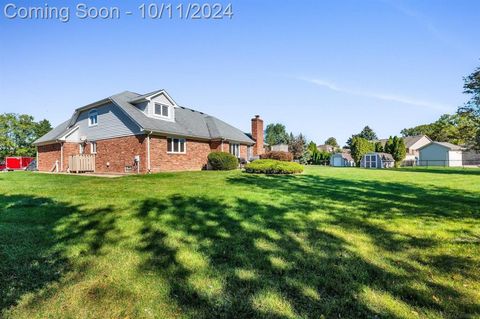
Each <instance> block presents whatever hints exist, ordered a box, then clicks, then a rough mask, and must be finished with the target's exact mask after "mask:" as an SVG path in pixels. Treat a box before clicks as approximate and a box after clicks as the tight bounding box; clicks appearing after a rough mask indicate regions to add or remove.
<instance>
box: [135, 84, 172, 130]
mask: <svg viewBox="0 0 480 319" xmlns="http://www.w3.org/2000/svg"><path fill="white" fill-rule="evenodd" d="M131 103H132V104H133V105H135V107H137V108H138V109H139V110H141V111H142V112H143V113H144V114H145V115H147V116H148V117H151V118H155V119H159V120H165V121H170V122H174V121H175V108H177V107H178V106H177V104H176V103H175V101H174V100H173V99H172V98H171V97H170V96H169V95H168V94H167V92H165V91H163V90H162V91H159V92H155V93H154V94H151V95H145V96H141V97H140V98H135V99H133V100H132V102H131ZM165 107H166V109H165ZM163 110H166V114H164V112H163ZM158 111H160V112H158Z"/></svg>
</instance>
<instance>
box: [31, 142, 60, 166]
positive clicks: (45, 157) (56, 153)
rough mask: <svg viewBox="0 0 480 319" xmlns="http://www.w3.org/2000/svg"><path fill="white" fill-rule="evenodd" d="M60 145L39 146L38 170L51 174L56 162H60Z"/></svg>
mask: <svg viewBox="0 0 480 319" xmlns="http://www.w3.org/2000/svg"><path fill="white" fill-rule="evenodd" d="M60 149H61V146H60V143H55V144H49V145H41V146H38V148H37V150H38V163H37V166H38V170H39V171H43V172H49V171H50V170H51V169H52V167H53V165H55V162H56V161H58V162H60V156H61V155H60Z"/></svg>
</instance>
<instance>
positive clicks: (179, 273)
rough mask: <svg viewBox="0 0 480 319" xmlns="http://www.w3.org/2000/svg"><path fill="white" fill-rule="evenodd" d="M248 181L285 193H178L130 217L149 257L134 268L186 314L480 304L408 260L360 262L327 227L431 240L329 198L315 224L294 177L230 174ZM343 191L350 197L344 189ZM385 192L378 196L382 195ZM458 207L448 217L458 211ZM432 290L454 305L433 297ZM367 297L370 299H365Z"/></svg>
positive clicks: (451, 308)
mask: <svg viewBox="0 0 480 319" xmlns="http://www.w3.org/2000/svg"><path fill="white" fill-rule="evenodd" d="M247 181H248V183H247V185H248V187H258V186H259V185H260V184H261V186H262V187H267V186H268V189H269V190H272V189H276V186H278V191H279V192H282V191H283V190H285V191H288V194H284V198H283V199H281V200H279V202H278V203H265V202H261V201H258V200H248V199H244V198H237V199H236V200H235V201H233V202H232V201H228V202H227V201H226V200H223V199H221V198H210V197H203V196H202V197H194V196H180V195H174V196H170V197H168V198H163V199H161V200H157V199H148V200H145V201H142V202H141V203H139V208H138V213H137V217H138V220H139V222H141V223H142V227H141V231H140V234H139V235H140V236H141V243H140V245H139V247H138V249H139V250H140V251H141V252H142V253H144V254H146V255H147V256H148V258H147V260H146V262H145V263H144V264H142V265H141V268H140V270H141V271H142V272H143V271H154V272H156V273H157V274H158V276H160V277H161V278H163V279H164V280H165V281H166V282H168V284H169V287H170V294H169V295H170V298H171V300H172V301H174V302H176V304H177V306H178V307H180V308H181V309H182V310H183V311H184V312H185V314H186V316H188V317H195V318H233V317H234V318H254V317H255V318H293V317H303V318H320V317H321V316H325V317H328V318H330V317H342V318H365V317H369V318H372V317H376V316H381V317H391V318H395V317H401V316H404V315H405V313H404V314H398V313H397V312H396V311H395V310H392V309H390V308H389V307H388V305H379V306H378V307H375V306H372V304H371V303H372V302H373V301H372V300H377V299H379V298H378V297H377V298H375V294H383V295H386V296H387V297H388V298H391V299H395V300H397V302H398V303H399V304H401V305H402V306H403V307H404V308H405V309H406V310H405V311H406V314H407V315H411V313H412V312H420V313H422V312H425V313H429V314H431V313H432V312H433V313H436V314H439V313H441V314H443V315H444V316H446V317H452V318H453V317H456V315H458V314H461V315H462V314H463V315H472V314H475V313H477V314H478V313H479V312H480V305H479V304H478V302H475V301H471V300H470V301H468V302H465V298H466V297H465V296H464V295H463V294H462V293H461V292H459V291H456V290H454V289H452V288H451V287H447V286H444V285H440V284H438V283H435V282H434V281H433V280H431V279H430V278H429V277H428V276H427V275H425V274H424V273H422V272H420V271H419V269H417V267H416V266H415V265H413V264H412V263H409V262H405V263H401V262H398V261H388V260H386V261H385V263H386V264H387V265H389V264H391V266H392V267H391V268H395V269H396V271H393V270H391V269H388V267H386V266H385V265H383V266H382V265H378V264H376V263H374V262H373V261H371V260H368V259H366V258H365V257H364V256H361V255H360V254H359V253H358V252H357V251H356V249H355V248H354V247H352V243H350V242H347V241H345V239H344V238H342V237H340V236H337V235H336V234H335V233H332V232H330V231H329V226H335V225H341V226H342V227H343V229H345V230H347V231H348V230H358V229H361V230H362V231H364V232H365V233H366V234H369V235H371V236H372V239H373V240H374V242H375V244H377V245H381V246H383V247H385V248H387V249H391V250H393V251H394V250H396V249H402V248H404V247H402V246H412V245H413V246H417V247H424V246H426V247H431V246H434V245H436V244H438V243H437V242H436V241H435V240H434V239H432V240H429V239H426V238H406V239H404V240H403V241H402V240H399V239H397V238H396V237H395V236H394V234H392V233H391V232H388V231H387V230H385V229H383V228H381V227H375V225H373V224H371V223H370V222H369V221H367V220H365V219H361V218H360V219H357V220H355V219H348V218H347V219H345V218H344V217H343V216H344V215H348V214H346V213H345V212H342V211H341V210H339V209H338V208H335V206H334V205H333V204H332V203H330V204H329V205H330V206H329V209H330V211H331V214H332V216H333V219H332V220H330V221H314V220H312V219H311V218H309V216H310V213H311V212H312V211H314V210H316V209H318V207H317V203H313V202H308V201H305V198H304V197H302V196H300V195H301V194H304V195H305V194H306V192H307V194H309V193H308V191H307V190H306V189H304V187H305V185H303V184H302V185H296V184H295V183H297V181H295V180H293V179H288V178H287V179H284V180H283V181H282V180H273V182H271V183H272V184H269V180H268V179H267V180H264V181H262V180H261V178H260V179H254V180H251V179H250V178H244V177H240V178H236V179H233V180H231V182H232V183H237V184H241V183H244V182H247ZM277 181H278V183H279V184H280V185H277V184H276V183H277ZM305 182H306V183H310V182H311V180H309V181H308V182H307V181H305ZM288 183H293V184H292V185H287V184H288ZM255 185H257V186H255ZM296 187H298V188H296ZM313 187H315V186H313ZM371 187H372V188H373V185H371ZM375 189H378V186H377V187H375ZM380 191H382V189H380ZM418 191H421V190H418ZM295 195H299V198H298V199H297V198H296V197H295ZM332 195H333V194H331V196H332ZM341 196H342V197H343V199H345V200H348V199H350V200H352V198H351V196H352V195H350V194H349V192H348V190H347V191H346V192H345V194H343V195H341ZM353 196H354V195H353ZM383 196H385V195H384V194H379V199H381V198H382V197H383ZM397 196H401V194H397ZM285 198H287V200H286V199H285ZM337 200H338V197H337ZM357 200H358V199H357ZM358 204H360V203H358ZM325 205H327V204H325ZM363 205H367V203H363ZM422 205H425V204H422ZM408 207H409V206H408ZM323 208H326V207H323ZM369 208H370V207H366V206H364V207H363V209H365V212H370V213H375V211H372V209H373V210H374V209H376V206H375V205H374V206H372V207H371V208H372V209H369ZM382 214H386V212H382ZM458 214H459V213H455V214H453V215H451V217H452V218H460V217H459V216H458ZM368 292H370V294H371V295H369V293H368ZM372 294H373V295H374V297H372ZM432 295H434V296H438V298H442V299H441V300H447V299H448V298H450V300H454V302H453V303H449V304H446V303H443V302H441V301H436V300H434V299H432ZM369 297H372V300H370V301H368V298H369ZM443 298H444V299H443Z"/></svg>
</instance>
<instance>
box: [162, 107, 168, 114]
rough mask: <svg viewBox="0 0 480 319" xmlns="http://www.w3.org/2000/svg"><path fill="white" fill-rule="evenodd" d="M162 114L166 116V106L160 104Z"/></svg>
mask: <svg viewBox="0 0 480 319" xmlns="http://www.w3.org/2000/svg"><path fill="white" fill-rule="evenodd" d="M162 115H163V116H168V106H166V105H162Z"/></svg>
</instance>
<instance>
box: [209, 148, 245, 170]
mask: <svg viewBox="0 0 480 319" xmlns="http://www.w3.org/2000/svg"><path fill="white" fill-rule="evenodd" d="M208 164H209V165H210V168H211V169H213V170H216V171H228V170H232V169H236V168H237V167H238V159H237V158H236V157H235V156H234V155H232V154H230V153H226V152H212V153H210V154H208Z"/></svg>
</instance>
